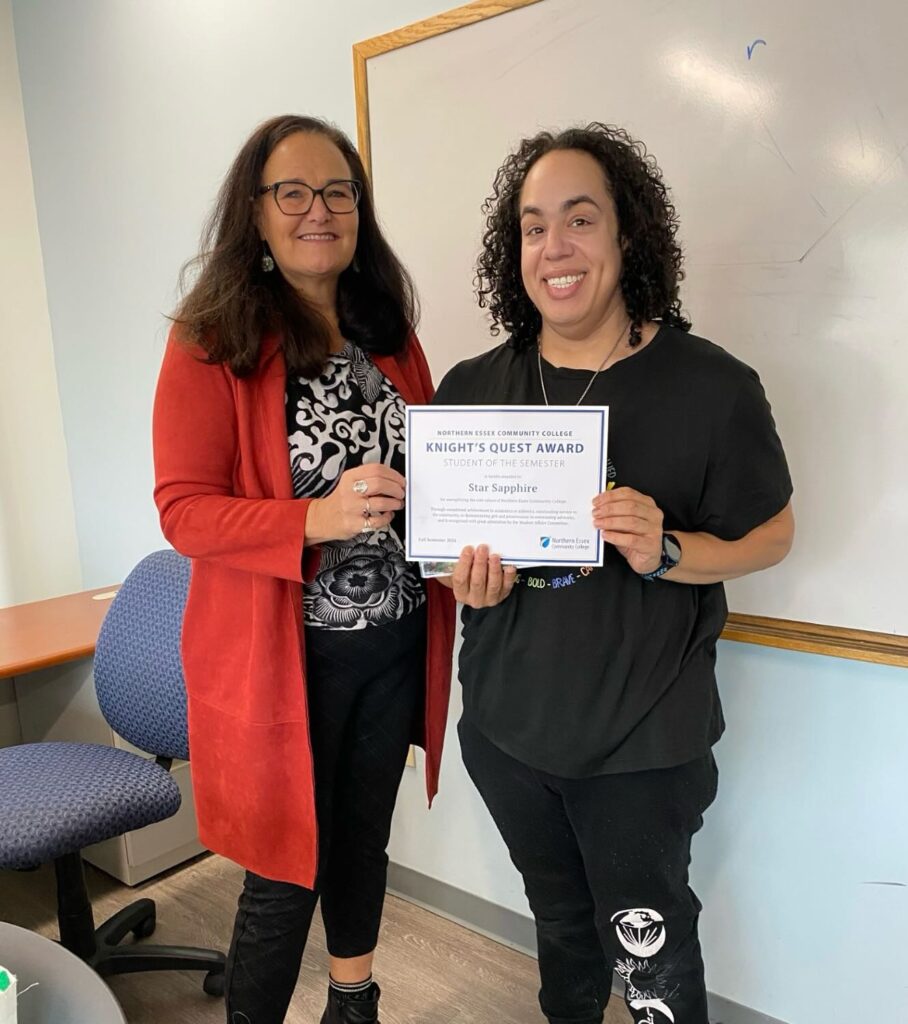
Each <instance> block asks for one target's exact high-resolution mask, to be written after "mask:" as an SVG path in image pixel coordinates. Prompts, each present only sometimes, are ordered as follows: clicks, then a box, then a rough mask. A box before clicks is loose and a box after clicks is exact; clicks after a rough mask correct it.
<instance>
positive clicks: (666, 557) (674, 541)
mask: <svg viewBox="0 0 908 1024" xmlns="http://www.w3.org/2000/svg"><path fill="white" fill-rule="evenodd" d="M680 561H681V545H680V544H679V543H678V538H677V537H676V536H675V535H674V534H673V533H663V534H662V560H661V561H660V562H659V564H658V566H656V568H655V569H653V571H652V572H644V573H641V574H640V578H641V579H643V580H646V581H647V582H648V583H650V582H652V581H653V580H657V579H659V577H660V576H664V575H665V574H666V573H667V572H668V570H669V569H674V568H675V566H676V565H677V564H678V563H679V562H680Z"/></svg>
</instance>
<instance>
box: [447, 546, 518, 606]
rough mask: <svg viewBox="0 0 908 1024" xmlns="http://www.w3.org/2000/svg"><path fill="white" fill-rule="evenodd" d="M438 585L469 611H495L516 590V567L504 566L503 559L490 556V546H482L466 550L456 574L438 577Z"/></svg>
mask: <svg viewBox="0 0 908 1024" xmlns="http://www.w3.org/2000/svg"><path fill="white" fill-rule="evenodd" d="M438 581H439V582H440V583H443V584H444V585H445V586H446V587H450V588H451V589H452V590H453V591H454V596H455V597H456V598H457V600H458V601H462V602H463V603H464V604H465V605H468V606H469V607H470V608H493V607H494V606H495V605H496V604H501V602H502V601H503V600H504V599H505V598H506V597H507V596H508V594H510V593H511V591H512V590H513V589H514V583H515V582H516V581H517V570H516V569H515V568H514V566H513V565H502V564H501V556H500V555H494V554H490V553H489V548H488V546H487V545H485V544H480V545H479V547H477V548H476V549H473V548H471V547H466V548H464V549H463V551H461V553H460V558H459V559H458V560H457V564H456V565H455V566H454V574H453V575H452V576H439V577H438Z"/></svg>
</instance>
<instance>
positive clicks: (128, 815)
mask: <svg viewBox="0 0 908 1024" xmlns="http://www.w3.org/2000/svg"><path fill="white" fill-rule="evenodd" d="M188 587H189V562H188V560H187V559H185V558H183V557H182V556H181V555H178V554H177V553H176V552H175V551H156V552H154V553H153V554H151V555H149V556H148V557H147V558H145V559H144V560H143V561H141V562H140V563H139V564H138V565H137V566H136V567H135V569H133V571H132V572H131V573H130V574H129V576H128V577H127V579H126V582H125V583H124V584H123V586H122V587H121V588H120V592H119V593H118V594H117V596H116V597H115V598H114V600H113V602H112V604H111V606H110V609H109V610H108V613H107V616H106V617H105V619H104V622H103V624H102V626H101V632H100V634H99V636H98V644H97V649H96V651H95V661H94V676H95V688H96V690H97V694H98V702H99V703H100V705H101V712H102V713H103V715H104V717H105V718H106V719H107V721H108V723H109V724H110V726H111V728H113V729H114V731H115V732H117V733H119V735H120V736H122V737H123V738H124V739H125V740H127V741H128V742H129V743H131V744H132V745H133V746H135V747H138V748H139V749H140V750H144V751H146V752H147V753H149V754H152V755H154V757H155V760H150V759H148V758H145V757H141V756H139V755H138V754H134V753H132V752H131V751H128V750H120V749H118V748H116V747H107V746H101V745H100V744H95V743H24V744H20V745H19V746H14V747H6V748H4V749H0V780H2V784H0V807H2V812H3V818H2V823H0V868H17V869H27V868H34V867H37V866H38V865H40V864H44V863H47V862H48V861H51V860H52V861H53V862H54V865H55V868H56V875H57V908H58V919H59V925H60V942H61V944H62V945H63V946H65V947H66V948H67V949H68V950H70V951H71V952H73V953H75V954H76V955H77V956H79V957H81V958H82V959H83V960H85V961H87V962H88V963H89V964H91V965H92V966H93V967H94V968H95V969H96V970H97V971H98V973H99V974H101V975H105V976H106V975H110V974H124V973H127V972H132V971H160V970H180V971H193V970H197V971H205V979H204V982H203V988H204V990H205V991H206V992H207V993H208V994H209V995H222V994H223V991H224V968H225V958H224V954H223V953H219V952H216V951H215V950H207V949H190V948H184V947H182V946H153V945H147V944H144V943H134V944H127V945H120V943H121V941H122V940H123V939H124V938H125V937H126V936H127V935H128V934H129V933H130V932H132V933H133V935H134V936H135V937H136V938H137V939H145V938H148V937H149V936H150V935H151V934H152V933H153V932H154V929H155V924H156V917H155V905H154V901H153V900H150V899H140V900H136V901H135V902H134V903H131V904H130V905H129V906H128V907H124V909H123V910H120V911H119V912H118V913H116V914H115V915H114V916H113V917H112V918H110V920H109V921H106V922H105V923H104V924H102V925H101V926H100V927H98V928H95V924H94V918H93V915H92V909H91V903H90V901H89V899H88V892H87V890H86V887H85V875H84V872H83V866H82V855H81V851H82V850H83V849H84V848H85V847H86V846H89V845H91V844H92V843H99V842H101V841H103V840H105V839H110V838H112V837H114V836H119V835H123V834H124V833H125V832H129V831H132V830H133V829H137V828H142V827H143V826H145V825H151V824H153V823H154V822H156V821H162V820H164V819H165V818H169V817H171V816H172V815H174V814H176V812H177V811H178V810H179V807H180V790H179V787H178V786H177V784H176V782H175V781H174V780H173V778H172V777H171V776H170V774H169V769H170V766H171V763H172V761H173V759H174V758H183V759H185V758H188V756H189V741H188V737H187V729H186V690H185V687H184V683H183V670H182V664H181V659H180V633H181V629H182V622H183V608H184V606H185V604H186V593H187V590H188Z"/></svg>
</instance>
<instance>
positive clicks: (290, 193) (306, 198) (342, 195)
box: [257, 179, 363, 217]
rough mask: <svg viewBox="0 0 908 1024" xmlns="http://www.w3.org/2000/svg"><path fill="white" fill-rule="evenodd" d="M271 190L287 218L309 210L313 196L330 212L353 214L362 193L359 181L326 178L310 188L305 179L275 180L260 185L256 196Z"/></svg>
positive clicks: (313, 199) (278, 206) (313, 200)
mask: <svg viewBox="0 0 908 1024" xmlns="http://www.w3.org/2000/svg"><path fill="white" fill-rule="evenodd" d="M266 192H270V193H271V194H272V195H273V196H274V201H275V202H276V203H277V208H278V209H279V210H280V211H281V213H286V214H287V216H288V217H296V216H299V215H300V214H303V213H308V212H309V211H310V210H311V209H312V204H313V203H314V202H315V197H316V196H321V197H322V202H323V203H324V204H325V206H327V207H328V209H329V210H330V211H331V212H332V213H353V211H354V210H355V209H356V207H357V206H358V205H359V200H360V197H361V196H362V194H363V186H362V182H360V181H354V180H346V179H338V180H337V181H329V182H328V184H327V185H325V187H324V188H313V187H312V186H311V185H307V184H306V183H305V182H304V181H276V182H274V184H273V185H262V186H260V187H259V190H258V193H257V194H258V195H260V196H263V195H265V193H266Z"/></svg>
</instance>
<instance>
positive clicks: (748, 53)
mask: <svg viewBox="0 0 908 1024" xmlns="http://www.w3.org/2000/svg"><path fill="white" fill-rule="evenodd" d="M758 43H762V44H763V45H764V46H765V45H766V40H765V39H755V40H754V41H753V42H752V43H751V44H750V46H748V47H747V59H748V60H750V58H751V57H752V56H753V52H754V48H755V47H756V45H757V44H758Z"/></svg>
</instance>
